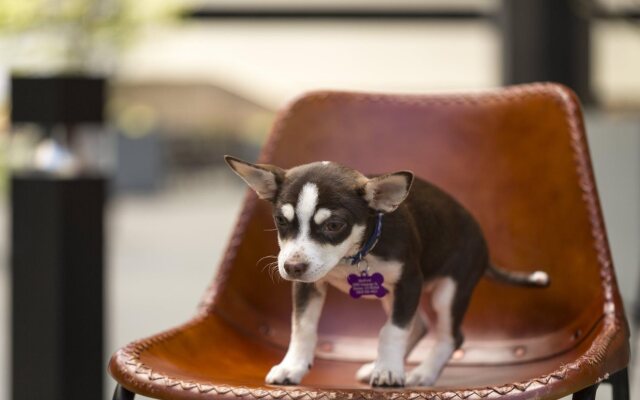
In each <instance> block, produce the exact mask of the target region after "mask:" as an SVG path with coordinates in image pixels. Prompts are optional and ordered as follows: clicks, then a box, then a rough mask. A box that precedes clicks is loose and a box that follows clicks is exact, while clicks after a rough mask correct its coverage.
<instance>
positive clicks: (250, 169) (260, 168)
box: [224, 156, 284, 201]
mask: <svg viewBox="0 0 640 400" xmlns="http://www.w3.org/2000/svg"><path fill="white" fill-rule="evenodd" d="M224 160H225V161H226V162H227V164H228V165H229V167H231V169H232V170H233V172H235V173H236V174H238V176H239V177H240V178H242V179H243V180H244V181H245V182H247V185H249V187H251V189H253V190H254V191H255V192H256V194H257V195H258V197H260V198H261V199H264V200H269V201H274V200H275V197H276V193H278V187H279V186H280V184H281V183H282V181H283V180H284V170H283V169H281V168H278V167H276V166H274V165H268V164H251V163H248V162H246V161H242V160H240V159H237V158H235V157H231V156H224Z"/></svg>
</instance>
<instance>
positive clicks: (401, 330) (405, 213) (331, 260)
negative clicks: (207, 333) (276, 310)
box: [225, 156, 549, 386]
mask: <svg viewBox="0 0 640 400" xmlns="http://www.w3.org/2000/svg"><path fill="white" fill-rule="evenodd" d="M225 160H226V162H227V163H228V165H229V166H230V167H231V168H232V169H233V171H234V172H235V173H236V174H238V175H239V176H240V177H241V178H242V179H243V180H244V181H245V182H246V183H247V184H248V185H249V186H250V187H251V188H252V189H253V190H254V191H255V192H256V193H257V195H258V197H259V198H261V199H264V200H266V201H268V202H270V203H271V205H272V209H273V218H274V221H275V225H276V227H277V231H278V244H279V246H280V252H279V254H278V263H277V264H278V271H279V273H280V275H281V276H282V278H284V279H287V280H290V281H293V299H294V301H293V317H292V324H293V326H292V331H291V340H290V343H289V349H288V351H287V353H286V355H285V357H284V359H283V360H282V362H281V363H280V364H278V365H276V366H274V367H273V368H272V369H271V371H270V372H269V373H268V374H267V377H266V382H267V383H269V384H275V385H289V384H298V383H300V381H301V379H302V378H303V376H304V375H305V374H306V373H307V372H308V371H309V369H310V368H311V365H312V363H313V359H314V353H315V346H316V342H317V325H318V320H319V317H320V313H321V311H322V306H323V303H324V299H325V294H326V288H327V285H333V286H335V287H336V288H338V289H339V290H341V291H344V292H346V293H349V294H350V295H351V296H352V297H354V298H372V299H379V300H381V302H382V305H383V307H384V309H385V311H386V312H387V315H388V320H387V322H386V323H385V324H384V326H383V327H382V329H381V330H380V335H379V344H378V355H377V359H376V361H375V362H373V363H369V364H365V365H364V366H362V368H360V370H359V371H358V373H357V374H356V378H357V379H358V380H361V381H368V382H369V383H370V384H371V385H372V386H404V385H407V386H430V385H433V384H434V383H435V382H436V380H437V379H438V376H439V375H440V372H441V371H442V369H443V367H444V366H445V364H446V363H447V361H448V360H449V358H450V357H451V355H452V354H453V352H454V351H455V350H456V349H457V348H459V347H460V346H461V345H462V342H463V336H462V333H461V332H460V325H461V323H462V319H463V317H464V314H465V311H466V309H467V307H468V305H469V300H470V299H471V294H472V292H473V289H474V287H475V286H476V284H477V283H478V280H479V279H480V278H481V277H482V276H483V275H489V276H491V277H493V278H495V279H497V280H500V281H503V282H506V283H511V284H516V285H523V286H538V287H542V286H546V285H548V283H549V277H548V275H547V274H546V273H545V272H541V271H536V272H533V273H531V274H526V273H516V272H508V271H505V270H502V269H499V268H497V267H495V266H494V265H492V264H491V262H490V261H489V252H488V249H487V244H486V242H485V239H484V236H483V234H482V230H481V229H480V226H479V225H478V223H477V222H476V221H475V220H474V218H473V217H472V216H471V214H470V213H469V212H468V211H467V210H465V209H464V207H462V205H460V204H459V203H458V202H457V201H456V200H455V199H453V198H452V197H451V196H450V195H448V194H447V193H445V192H444V191H442V190H441V189H439V188H437V187H436V186H434V185H432V184H430V183H428V182H425V181H423V180H421V179H418V178H416V177H414V175H413V174H412V173H411V172H408V171H401V172H394V173H390V174H384V175H380V176H374V177H367V176H365V175H363V174H362V173H360V172H358V171H356V170H354V169H351V168H348V167H345V166H342V165H339V164H337V163H334V162H328V161H322V162H314V163H311V164H305V165H300V166H297V167H295V168H291V169H288V170H285V169H282V168H279V167H276V166H273V165H266V164H251V163H248V162H245V161H242V160H239V159H237V158H233V157H230V156H226V157H225ZM423 293H425V295H426V296H428V298H429V300H430V305H431V309H432V311H433V313H429V314H433V316H435V318H433V316H432V317H431V318H430V317H429V316H427V315H426V314H425V313H422V312H419V310H418V304H419V301H420V297H421V295H422V294H423ZM425 334H428V335H429V336H430V337H432V339H433V340H432V341H430V343H433V345H432V346H431V347H430V348H429V349H428V351H427V355H426V357H425V359H424V360H423V361H422V362H421V363H420V364H419V365H418V366H417V367H415V368H414V369H413V370H411V371H410V372H409V373H408V374H407V375H406V376H405V358H406V356H407V355H408V354H409V353H410V352H411V350H412V349H413V348H414V346H415V345H416V344H417V343H418V341H419V340H420V339H421V338H422V337H423V336H424V335H425Z"/></svg>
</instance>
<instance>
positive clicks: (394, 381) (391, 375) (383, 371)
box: [369, 364, 404, 387]
mask: <svg viewBox="0 0 640 400" xmlns="http://www.w3.org/2000/svg"><path fill="white" fill-rule="evenodd" d="M369 383H370V384H371V386H376V387H401V386H404V367H403V366H399V367H397V368H390V367H389V366H386V365H378V364H376V365H375V366H374V367H373V371H372V372H371V379H370V380H369Z"/></svg>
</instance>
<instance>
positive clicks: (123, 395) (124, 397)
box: [113, 385, 136, 400]
mask: <svg viewBox="0 0 640 400" xmlns="http://www.w3.org/2000/svg"><path fill="white" fill-rule="evenodd" d="M135 395H136V394H135V393H133V392H130V391H128V390H127V389H125V388H123V387H122V386H120V385H117V386H116V390H115V391H114V392H113V400H133V398H134V397H135Z"/></svg>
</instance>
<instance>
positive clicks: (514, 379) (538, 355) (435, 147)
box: [109, 84, 629, 399]
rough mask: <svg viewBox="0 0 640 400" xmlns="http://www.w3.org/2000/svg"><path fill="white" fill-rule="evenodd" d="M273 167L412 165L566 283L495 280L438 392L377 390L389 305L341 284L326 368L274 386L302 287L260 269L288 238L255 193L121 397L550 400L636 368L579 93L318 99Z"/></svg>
mask: <svg viewBox="0 0 640 400" xmlns="http://www.w3.org/2000/svg"><path fill="white" fill-rule="evenodd" d="M261 160H262V161H263V162H269V163H274V164H277V165H280V166H282V167H291V166H294V165H297V164H301V163H305V162H309V161H316V160H333V161H338V162H341V163H344V164H346V165H349V166H352V167H354V168H357V169H359V170H361V171H364V172H367V173H376V172H387V171H392V170H400V169H410V170H413V171H414V172H415V173H416V174H417V175H419V176H420V177H422V178H425V179H427V180H430V181H432V182H434V183H435V184H437V185H439V186H441V187H442V188H444V189H445V190H447V191H448V192H450V193H452V194H453V195H454V196H455V197H456V198H457V199H459V200H460V201H461V202H462V203H463V204H464V205H466V206H467V208H468V209H470V210H471V212H472V213H473V214H474V215H475V217H476V218H477V219H478V220H479V221H480V223H481V225H482V228H483V229H484V232H485V234H486V236H487V239H488V242H489V247H490V249H491V256H492V259H493V260H494V261H495V262H496V264H499V265H501V266H505V267H509V268H510V269H514V270H532V269H543V270H545V271H547V272H549V274H550V277H551V282H552V283H551V286H550V287H549V288H546V289H526V288H516V287H510V286H505V285H502V284H499V283H496V282H493V281H490V280H488V279H483V281H482V282H481V283H480V285H479V287H478V288H477V289H476V291H475V294H474V298H473V301H472V304H471V307H470V309H469V311H468V313H467V315H466V318H465V321H464V325H463V332H464V334H465V337H466V341H465V344H464V346H463V348H462V350H459V351H458V352H456V354H455V356H454V359H453V360H452V361H451V362H450V363H449V364H448V366H447V367H446V368H445V370H444V373H443V375H442V377H441V378H440V380H439V381H438V382H437V385H436V386H435V387H428V388H419V389H417V388H408V389H378V390H372V389H371V388H369V387H368V386H367V385H363V384H360V383H358V382H356V380H355V378H354V374H355V371H356V369H357V368H358V367H359V366H360V365H361V363H362V362H364V361H368V360H371V359H373V357H374V356H375V349H376V345H375V340H376V337H377V334H378V331H379V329H380V327H381V326H382V323H383V318H384V317H383V315H384V314H383V312H382V310H381V308H380V306H379V304H378V302H369V301H365V300H353V299H351V298H349V297H347V296H346V295H343V294H341V293H339V292H337V291H332V292H331V293H329V295H328V299H327V304H326V306H325V308H324V312H323V316H322V319H321V322H320V328H319V333H320V339H319V346H318V351H317V353H318V356H317V360H316V363H315V365H314V367H313V368H312V370H311V372H310V373H309V375H307V377H305V378H304V379H303V382H302V385H301V386H289V387H276V386H269V385H266V384H265V383H264V378H265V375H266V373H267V372H268V370H269V368H270V367H271V366H272V365H274V364H276V363H277V362H279V361H280V359H281V358H282V356H283V354H284V352H285V350H286V345H287V341H288V336H289V321H290V309H291V302H290V296H291V295H290V291H289V284H288V283H286V282H282V281H280V282H278V281H276V282H274V281H272V278H271V277H270V276H269V274H268V273H266V272H262V271H261V269H262V264H257V262H258V260H259V259H260V258H261V257H263V256H266V255H270V254H271V255H272V254H276V252H277V245H276V235H275V233H274V232H270V231H265V229H266V228H269V227H271V226H272V224H273V223H272V220H271V217H270V212H269V208H268V206H267V204H265V203H264V202H261V201H258V200H256V198H255V196H254V194H253V193H249V194H248V196H247V197H246V200H245V204H244V208H243V211H242V214H241V215H240V218H239V219H238V222H237V225H236V228H235V232H234V234H233V237H232V239H231V242H230V243H229V246H228V249H227V252H226V256H225V258H224V261H223V263H222V265H221V266H220V269H219V272H218V276H217V277H216V279H215V280H214V282H213V284H212V285H211V288H210V289H209V290H208V291H207V293H205V296H204V299H203V302H202V305H201V307H200V310H199V312H198V314H197V316H196V317H195V318H194V319H192V320H191V321H190V322H188V323H187V324H186V325H183V326H181V327H178V328H176V329H173V330H171V331H168V332H165V333H161V334H159V335H156V336H153V337H151V338H148V339H143V340H140V341H137V342H134V343H132V344H129V345H128V346H126V347H124V348H123V349H121V350H119V351H118V352H117V353H116V354H115V355H114V356H113V358H112V359H111V363H110V366H109V368H110V371H111V374H112V375H113V377H114V378H115V379H116V380H117V381H118V382H119V383H120V384H121V385H122V387H123V388H124V389H126V390H123V389H120V390H121V391H122V392H127V390H129V391H132V392H136V393H141V394H144V395H147V396H151V397H156V398H160V399H200V398H221V397H229V398H231V397H236V396H241V397H249V398H261V399H262V398H264V399H270V398H295V399H298V398H305V397H308V398H333V397H339V398H342V397H353V398H360V397H362V398H379V397H390V398H398V397H400V398H411V399H432V398H433V399H454V398H460V399H466V398H469V399H476V398H485V397H488V398H493V397H500V396H502V397H508V398H517V399H525V398H527V399H528V398H536V399H551V398H559V397H561V396H564V395H567V394H571V393H574V392H577V391H579V390H581V389H584V388H587V387H590V386H591V385H594V384H596V383H598V382H600V381H602V380H604V379H607V378H608V377H609V374H613V373H615V372H617V371H620V370H623V369H624V368H625V367H626V366H627V363H628V360H629V330H628V326H627V323H626V320H625V317H624V312H623V307H622V302H621V300H620V295H619V293H618V288H617V284H616V278H615V274H614V271H613V265H612V262H611V254H610V252H609V246H608V244H607V237H606V233H605V228H604V223H603V219H602V214H601V211H600V206H599V203H598V195H597V192H596V187H595V183H594V178H593V172H592V170H591V162H590V159H589V151H588V148H587V143H586V139H585V134H584V126H583V122H582V116H581V112H580V107H579V104H578V101H577V99H576V98H575V96H574V95H573V93H571V92H570V91H569V90H568V89H566V88H564V87H562V86H559V85H555V84H533V85H524V86H516V87H511V88H507V89H503V90H496V91H491V92H486V93H478V94H455V95H439V96H432V95H429V96H396V95H380V94H358V93H340V92H316V93H311V94H308V95H306V96H304V97H302V98H301V99H299V100H298V101H296V102H295V103H293V104H292V105H291V106H290V107H289V108H288V109H286V110H285V111H284V112H283V113H282V114H280V116H279V118H278V120H277V122H276V123H275V126H274V129H273V132H272V134H271V136H270V138H269V140H268V143H267V145H266V147H265V149H264V152H263V154H262V157H261ZM214 206H215V205H212V207H214ZM420 352H421V349H420V348H418V349H417V351H416V352H415V353H417V354H414V356H413V357H411V358H410V361H415V360H416V359H418V358H419V356H420V354H419V353H420ZM592 388H595V386H593V387H592ZM586 390H587V391H588V390H590V389H586ZM593 392H594V393H595V391H593ZM581 393H583V394H584V393H586V392H585V391H583V392H581ZM587 394H588V393H587ZM583 397H584V396H583ZM587 397H588V396H587ZM123 398H124V397H123Z"/></svg>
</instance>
